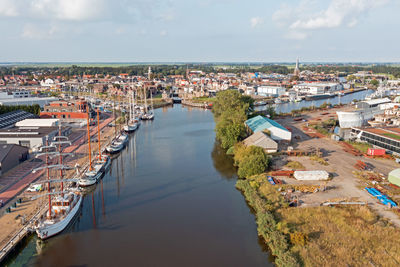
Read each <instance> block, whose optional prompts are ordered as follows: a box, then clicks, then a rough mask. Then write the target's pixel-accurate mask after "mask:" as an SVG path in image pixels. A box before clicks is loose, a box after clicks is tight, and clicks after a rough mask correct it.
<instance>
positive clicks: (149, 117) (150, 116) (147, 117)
mask: <svg viewBox="0 0 400 267" xmlns="http://www.w3.org/2000/svg"><path fill="white" fill-rule="evenodd" d="M153 119H154V113H153V111H150V112H149V113H145V114H143V116H142V120H153Z"/></svg>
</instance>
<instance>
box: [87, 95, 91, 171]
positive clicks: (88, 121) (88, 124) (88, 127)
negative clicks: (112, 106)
mask: <svg viewBox="0 0 400 267" xmlns="http://www.w3.org/2000/svg"><path fill="white" fill-rule="evenodd" d="M87 134H88V145H89V171H91V170H92V150H91V149H90V116H89V103H87Z"/></svg>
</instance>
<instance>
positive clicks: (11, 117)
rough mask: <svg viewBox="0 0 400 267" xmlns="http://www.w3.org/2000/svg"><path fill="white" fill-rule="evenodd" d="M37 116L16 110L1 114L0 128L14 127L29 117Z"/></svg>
mask: <svg viewBox="0 0 400 267" xmlns="http://www.w3.org/2000/svg"><path fill="white" fill-rule="evenodd" d="M36 117H37V116H36V115H34V114H32V113H29V112H26V111H23V110H16V111H11V112H7V113H4V114H2V115H0V129H7V128H12V127H14V124H15V123H17V122H19V121H22V120H24V119H28V118H36Z"/></svg>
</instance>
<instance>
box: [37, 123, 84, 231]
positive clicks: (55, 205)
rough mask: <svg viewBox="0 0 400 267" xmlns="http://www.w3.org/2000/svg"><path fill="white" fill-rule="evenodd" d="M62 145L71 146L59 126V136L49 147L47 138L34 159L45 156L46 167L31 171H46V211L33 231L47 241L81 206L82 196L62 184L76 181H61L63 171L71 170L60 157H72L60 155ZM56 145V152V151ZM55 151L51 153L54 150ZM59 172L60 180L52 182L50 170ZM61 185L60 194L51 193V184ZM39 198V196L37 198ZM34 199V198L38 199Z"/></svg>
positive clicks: (66, 223) (65, 225) (63, 227)
mask: <svg viewBox="0 0 400 267" xmlns="http://www.w3.org/2000/svg"><path fill="white" fill-rule="evenodd" d="M63 144H69V145H71V142H70V141H68V138H67V137H65V136H61V126H60V131H59V135H58V136H56V137H54V141H53V142H52V143H51V144H50V145H49V142H48V137H47V138H46V145H45V146H42V147H41V149H40V151H39V153H38V154H37V155H36V157H40V156H43V155H45V156H46V165H45V166H44V167H39V168H36V169H34V170H33V172H37V171H39V170H43V169H45V170H46V175H47V181H44V182H45V183H47V189H48V192H47V194H45V195H44V196H46V195H47V196H48V201H49V203H48V210H47V212H46V215H47V216H45V217H42V218H41V219H39V220H38V221H36V223H35V231H36V233H37V235H38V237H39V238H40V239H47V238H50V237H52V236H54V235H57V234H58V233H60V232H62V231H63V230H64V229H65V228H66V227H67V226H68V225H69V224H70V223H71V222H72V221H73V219H74V217H75V216H76V215H77V214H78V211H79V209H80V207H81V204H82V195H81V194H80V193H79V192H78V191H77V190H76V188H67V189H66V190H64V182H66V181H76V179H69V180H67V179H63V171H64V170H68V169H73V168H72V167H68V166H66V165H64V164H63V163H62V157H63V156H66V155H72V153H62V149H61V146H62V145H63ZM57 145H58V151H57ZM54 149H55V151H51V150H54ZM57 156H59V162H58V164H53V165H50V162H49V159H50V158H51V157H57ZM51 169H54V170H60V176H61V177H60V179H59V180H57V179H55V180H52V179H50V170H51ZM58 182H60V183H61V191H60V192H51V184H52V183H58ZM38 197H41V196H38ZM38 197H35V198H38Z"/></svg>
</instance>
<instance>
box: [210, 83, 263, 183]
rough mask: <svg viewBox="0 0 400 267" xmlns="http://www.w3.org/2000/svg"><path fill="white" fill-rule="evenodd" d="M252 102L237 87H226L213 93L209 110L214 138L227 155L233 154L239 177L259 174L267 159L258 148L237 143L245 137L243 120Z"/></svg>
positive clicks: (250, 109)
mask: <svg viewBox="0 0 400 267" xmlns="http://www.w3.org/2000/svg"><path fill="white" fill-rule="evenodd" d="M253 104H254V100H253V99H252V98H251V97H249V96H243V95H241V94H240V93H239V92H238V91H237V90H226V91H221V92H219V93H218V94H217V97H216V100H215V101H214V104H213V109H212V112H213V114H214V120H215V122H216V125H215V132H216V139H217V140H218V142H219V143H220V145H221V147H222V148H224V149H225V150H227V153H228V154H234V165H235V166H237V167H238V176H239V177H250V176H252V175H255V174H260V173H263V172H264V171H265V169H266V168H267V167H268V165H269V162H270V158H269V157H268V156H267V155H266V153H265V152H264V150H263V149H262V148H261V147H256V146H249V147H246V146H244V145H243V143H242V142H241V141H242V140H243V139H244V138H246V137H247V130H246V126H245V121H246V120H247V118H248V117H249V116H250V115H251V113H252V112H253Z"/></svg>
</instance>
